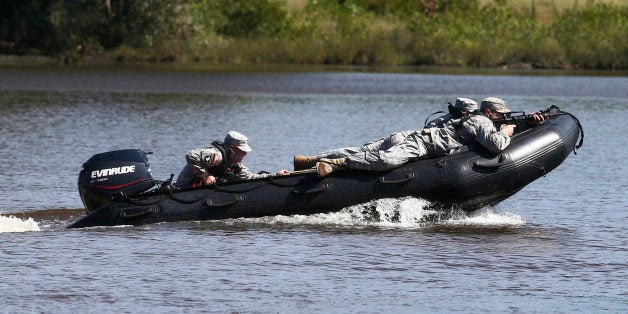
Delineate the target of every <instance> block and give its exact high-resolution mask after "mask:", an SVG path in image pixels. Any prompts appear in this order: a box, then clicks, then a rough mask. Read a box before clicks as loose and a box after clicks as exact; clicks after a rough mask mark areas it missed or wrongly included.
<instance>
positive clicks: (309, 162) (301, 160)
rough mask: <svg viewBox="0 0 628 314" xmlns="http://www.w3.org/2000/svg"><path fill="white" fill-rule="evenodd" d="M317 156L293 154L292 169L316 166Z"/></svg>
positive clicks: (297, 169)
mask: <svg viewBox="0 0 628 314" xmlns="http://www.w3.org/2000/svg"><path fill="white" fill-rule="evenodd" d="M316 162H318V158H316V156H302V155H294V171H299V170H305V169H310V168H312V167H314V166H316Z"/></svg>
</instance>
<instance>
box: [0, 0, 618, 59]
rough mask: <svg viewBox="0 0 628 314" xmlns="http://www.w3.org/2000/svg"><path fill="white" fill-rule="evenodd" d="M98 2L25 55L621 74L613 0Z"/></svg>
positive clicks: (70, 14)
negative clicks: (611, 71) (576, 70)
mask: <svg viewBox="0 0 628 314" xmlns="http://www.w3.org/2000/svg"><path fill="white" fill-rule="evenodd" d="M103 2H105V1H97V0H76V1H73V2H67V1H53V3H52V5H51V7H50V13H49V15H48V18H47V21H50V23H51V32H52V34H51V35H50V36H54V37H55V38H56V40H55V41H54V44H51V45H49V46H48V48H45V47H44V48H39V50H37V49H33V48H32V47H31V49H30V50H28V49H26V51H30V53H32V52H33V51H35V52H36V53H39V54H44V55H50V56H54V57H56V58H58V60H60V62H66V63H90V62H94V61H95V60H115V61H116V62H136V61H149V62H183V63H186V62H202V63H232V64H251V63H279V64H325V65H424V66H448V67H451V66H453V67H481V68H483V67H488V68H492V67H500V68H526V69H529V68H551V69H572V68H579V69H619V70H626V69H628V38H627V36H628V35H627V34H628V5H626V4H623V2H622V1H614V0H607V1H576V0H560V1H543V0H534V1H532V0H511V1H507V0H470V1H455V0H440V1H439V0H434V1H402V0H390V1H377V0H346V1H331V0H317V1H307V0H284V1H277V0H240V1H231V0H198V1H186V0H174V1H169V2H162V1H157V0H144V1H135V2H132V1H124V0H118V1H114V0H111V1H109V2H108V3H109V4H110V6H108V7H104V6H103ZM68 3H73V4H72V5H70V4H68ZM138 3H139V4H138ZM164 3H165V4H164ZM140 4H141V5H140ZM35 20H37V19H35ZM41 20H42V19H39V20H38V21H41ZM44 20H45V19H44ZM5 24H6V23H5ZM5 29H6V27H5ZM4 33H6V32H3V33H2V34H4ZM3 37H4V35H3ZM2 45H4V46H3V47H4V49H2V50H0V51H2V52H4V53H7V52H8V53H11V51H10V50H11V49H8V48H7V47H10V46H11V42H10V41H8V40H3V41H2V42H1V43H0V47H2ZM55 45H56V46H55ZM14 47H15V45H14ZM46 49H47V50H46ZM13 53H14V52H13Z"/></svg>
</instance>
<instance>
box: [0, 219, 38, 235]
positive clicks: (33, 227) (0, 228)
mask: <svg viewBox="0 0 628 314" xmlns="http://www.w3.org/2000/svg"><path fill="white" fill-rule="evenodd" d="M27 231H41V229H40V228H39V224H38V223H37V222H36V221H35V220H33V218H30V217H29V218H24V219H21V218H18V217H15V216H10V215H9V216H7V215H0V233H7V232H27Z"/></svg>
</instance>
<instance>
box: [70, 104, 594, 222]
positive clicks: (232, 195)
mask: <svg viewBox="0 0 628 314" xmlns="http://www.w3.org/2000/svg"><path fill="white" fill-rule="evenodd" d="M552 110H553V113H552V115H551V117H549V118H548V119H547V120H546V121H544V122H543V123H541V124H538V125H532V126H526V127H523V129H524V130H523V131H521V132H519V133H516V134H515V135H514V136H513V138H512V141H511V144H510V145H509V146H508V148H506V149H505V150H504V151H502V152H501V153H500V154H498V155H494V154H490V153H488V152H487V151H486V150H484V149H482V148H480V147H477V146H475V145H469V146H467V147H463V148H461V149H458V150H456V151H454V152H451V153H450V154H448V155H445V156H441V157H436V158H430V159H421V160H417V161H414V162H410V163H407V164H405V165H403V166H401V167H399V168H396V169H394V170H391V171H386V172H372V171H348V170H344V171H338V172H337V173H333V174H332V175H330V176H328V177H325V178H322V179H321V178H318V177H317V175H316V172H314V171H302V172H296V173H293V174H291V175H287V176H277V177H270V178H266V179H258V180H250V181H241V182H235V183H230V184H224V185H221V186H217V187H216V186H211V187H208V186H204V187H198V188H189V189H176V188H174V187H173V186H172V184H171V182H170V181H171V179H172V178H171V179H170V180H168V181H165V182H159V181H156V180H154V179H153V177H152V175H151V173H150V168H149V162H148V158H147V154H148V153H146V152H144V151H142V150H138V149H127V150H119V151H113V152H107V153H102V154H97V155H94V156H93V157H92V158H90V159H89V160H88V161H87V162H85V163H84V164H83V170H82V171H81V173H80V175H79V181H78V187H79V192H80V195H81V199H82V201H83V204H84V205H85V207H86V209H87V215H86V216H84V217H82V218H80V219H79V220H77V221H76V222H74V223H72V224H71V225H70V226H68V228H82V227H90V226H112V225H139V224H148V223H155V222H164V221H181V220H213V219H225V218H238V217H261V216H272V215H280V214H281V215H293V214H311V213H320V212H332V211H337V210H340V209H342V208H344V207H347V206H351V205H355V204H360V203H365V202H368V201H370V200H374V199H380V198H390V197H393V198H394V197H403V196H414V197H418V198H422V199H425V200H427V201H430V202H432V204H434V205H435V206H437V207H438V206H443V207H444V208H452V207H456V208H459V209H462V210H464V211H474V210H476V209H479V208H481V207H483V206H486V205H494V204H497V203H499V202H500V201H502V200H504V199H506V198H508V197H509V196H511V195H513V194H515V193H516V192H517V191H519V190H521V189H522V188H523V187H525V186H526V185H527V184H529V183H530V182H532V181H534V180H536V179H538V178H540V177H542V176H545V175H546V174H547V173H548V172H550V171H551V170H553V169H554V168H556V167H557V166H558V165H560V164H561V163H562V162H563V161H564V160H565V159H566V158H567V156H568V155H569V154H570V153H571V152H572V151H574V153H575V151H576V149H577V148H579V147H580V146H581V145H582V140H583V137H584V135H583V131H582V126H581V125H580V122H579V121H578V119H577V118H576V117H574V116H573V115H571V114H569V113H566V112H561V111H560V110H559V109H558V108H556V107H554V106H553V107H552ZM514 120H515V119H514V118H513V122H517V121H514ZM517 129H522V128H521V127H518V128H517Z"/></svg>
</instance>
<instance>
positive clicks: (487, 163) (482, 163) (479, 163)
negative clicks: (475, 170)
mask: <svg viewBox="0 0 628 314" xmlns="http://www.w3.org/2000/svg"><path fill="white" fill-rule="evenodd" d="M504 161H506V156H504V155H499V156H497V157H495V158H493V159H489V160H476V161H475V162H474V163H473V165H474V166H476V167H480V168H497V167H499V166H501V165H503V164H504Z"/></svg>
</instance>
